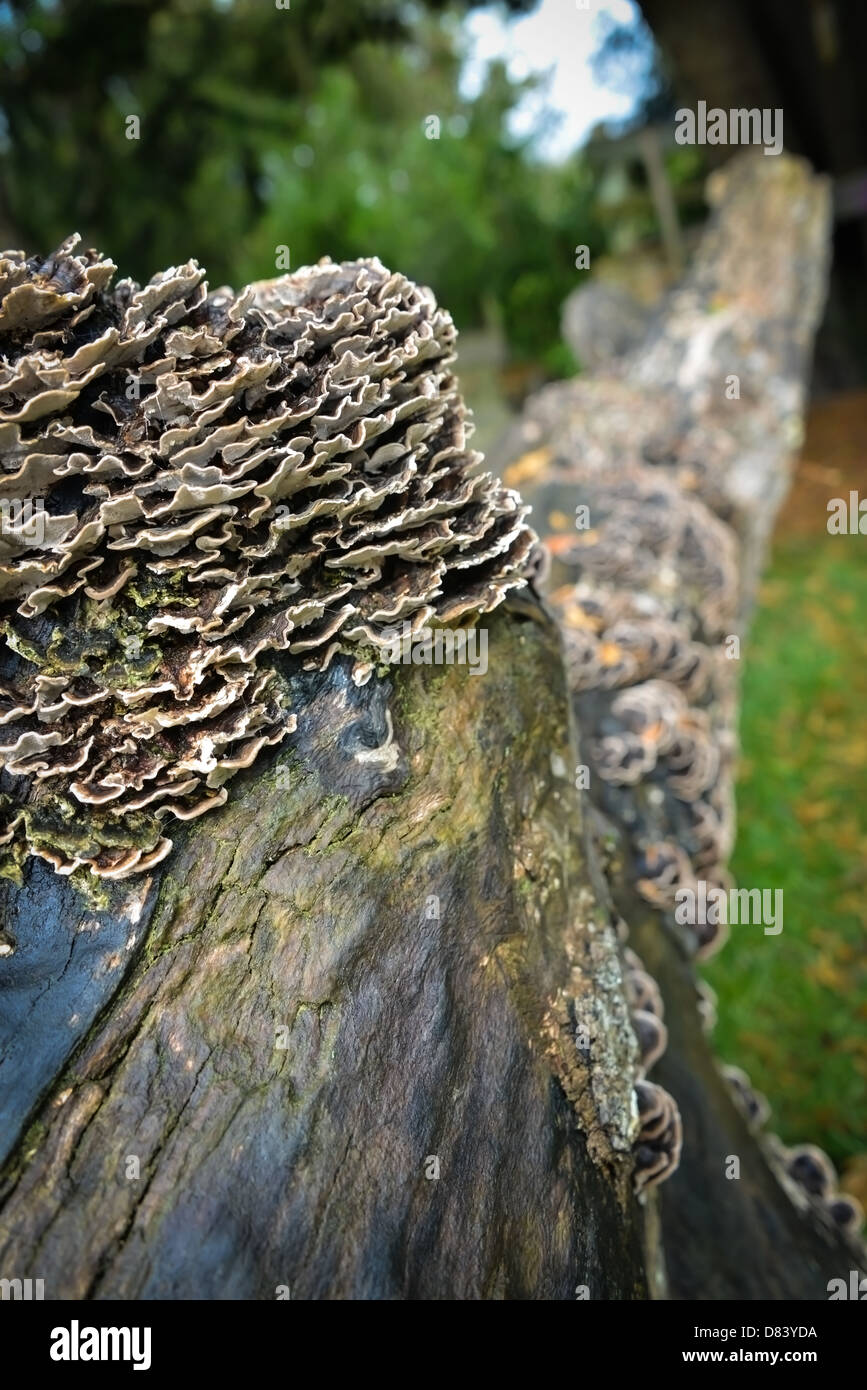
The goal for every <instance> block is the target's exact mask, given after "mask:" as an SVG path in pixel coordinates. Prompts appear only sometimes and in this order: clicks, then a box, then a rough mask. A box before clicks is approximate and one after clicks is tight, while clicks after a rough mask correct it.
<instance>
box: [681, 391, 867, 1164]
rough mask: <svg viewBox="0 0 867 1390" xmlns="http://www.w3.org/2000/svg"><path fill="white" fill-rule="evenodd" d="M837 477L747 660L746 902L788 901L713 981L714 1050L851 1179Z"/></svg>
mask: <svg viewBox="0 0 867 1390" xmlns="http://www.w3.org/2000/svg"><path fill="white" fill-rule="evenodd" d="M865 414H867V408H865ZM864 437H865V435H864V434H862V435H861V441H862V447H863V439H864ZM808 444H809V438H808ZM806 457H807V459H808V458H809V453H808V454H807V455H806ZM806 467H807V469H809V463H807V464H806ZM827 471H828V472H829V473H830V474H832V485H831V486H830V487H829V486H828V485H827V479H826V484H825V486H824V487H821V488H818V489H816V488H810V487H809V486H808V487H807V493H806V497H805V493H804V487H803V486H801V482H800V475H799V484H798V486H797V487H796V489H795V494H794V496H793V501H792V503H790V504H789V506H788V507H787V509H786V512H785V513H784V515H783V517H782V518H781V523H780V526H779V527H778V530H777V535H776V537H775V542H774V549H773V558H772V562H771V565H770V567H769V569H768V572H767V576H766V579H765V582H764V584H763V586H762V590H761V594H760V600H759V605H758V608H757V610H756V613H755V615H754V619H753V625H752V630H751V633H750V638H749V642H748V643H747V644H745V645H744V649H743V656H744V661H743V705H742V714H741V747H742V758H741V765H740V771H739V780H738V787H737V805H738V837H737V844H736V847H735V853H734V856H733V862H732V868H733V871H734V874H735V876H736V880H737V882H738V884H739V885H741V886H743V887H746V888H751V887H758V888H772V889H773V888H782V889H783V893H784V927H783V931H782V932H781V933H780V935H779V936H765V935H764V934H763V933H762V931H761V928H760V927H755V926H742V927H738V926H735V927H733V928H732V933H731V938H730V941H729V943H728V945H727V946H725V947H724V949H723V950H722V952H721V954H720V955H719V956H718V957H717V958H716V959H715V960H713V961H711V962H709V963H708V964H707V966H706V967H705V972H704V973H705V975H706V977H707V979H708V980H709V982H710V983H711V985H712V986H713V987H714V989H715V990H716V991H717V993H718V994H719V999H720V1008H719V1023H718V1025H717V1029H716V1031H715V1034H714V1040H715V1045H716V1048H717V1051H718V1052H719V1054H720V1055H721V1056H722V1057H723V1058H724V1059H725V1060H727V1061H731V1062H736V1063H737V1064H738V1065H740V1066H743V1067H744V1068H745V1069H746V1071H747V1072H749V1074H750V1076H751V1078H752V1080H753V1082H754V1084H755V1085H756V1086H757V1087H758V1088H759V1089H760V1090H763V1091H764V1092H765V1093H766V1094H767V1096H768V1099H769V1100H770V1102H771V1105H772V1107H773V1118H772V1121H771V1127H772V1128H773V1129H774V1130H775V1131H776V1132H777V1133H779V1134H780V1135H781V1137H782V1138H783V1139H784V1140H785V1141H786V1142H789V1143H792V1142H796V1141H799V1140H811V1141H813V1142H815V1143H818V1144H820V1145H821V1146H822V1147H823V1148H825V1149H827V1151H828V1152H829V1153H830V1155H831V1157H832V1158H833V1159H834V1160H835V1162H836V1163H838V1165H841V1166H844V1167H845V1165H846V1160H847V1159H852V1158H853V1157H855V1156H856V1155H861V1156H862V1159H861V1162H860V1163H858V1164H857V1165H856V1166H857V1167H858V1168H859V1169H861V1168H862V1167H863V1162H864V1160H863V1155H864V1153H865V1150H867V536H829V535H828V533H827V530H826V528H825V522H826V513H825V504H826V502H827V498H828V497H829V496H834V495H844V496H845V495H846V493H845V492H842V493H838V492H836V491H835V488H834V486H833V475H834V474H836V473H837V470H836V469H830V470H827ZM841 471H845V472H847V473H848V470H841ZM812 481H813V482H814V483H815V481H816V479H815V478H813V480H812ZM837 481H838V482H840V483H842V484H843V485H844V486H845V487H847V488H848V487H849V486H853V487H854V486H856V483H855V482H854V481H852V480H851V478H850V477H848V476H847V477H846V478H845V480H842V479H840V478H838V479H837ZM799 488H800V494H799ZM865 492H867V488H865V487H864V486H863V484H862V488H861V494H862V496H863V495H865ZM812 493H818V494H821V495H815V496H812V500H809V498H810V495H811V494H812ZM805 502H806V503H807V505H806V512H805Z"/></svg>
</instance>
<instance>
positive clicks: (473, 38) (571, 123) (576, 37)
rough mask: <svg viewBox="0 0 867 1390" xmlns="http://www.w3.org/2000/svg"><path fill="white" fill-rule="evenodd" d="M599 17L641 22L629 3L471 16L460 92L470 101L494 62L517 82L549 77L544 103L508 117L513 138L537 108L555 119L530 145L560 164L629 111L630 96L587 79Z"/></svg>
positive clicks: (530, 103)
mask: <svg viewBox="0 0 867 1390" xmlns="http://www.w3.org/2000/svg"><path fill="white" fill-rule="evenodd" d="M606 17H609V18H610V19H611V20H614V21H616V22H617V23H619V24H623V23H627V24H636V23H640V22H641V19H640V14H639V11H638V7H637V5H635V4H634V3H633V0H588V5H587V8H586V9H584V8H580V7H579V3H578V0H541V4H540V5H539V6H538V7H537V8H536V9H535V10H534V11H533V13H532V14H529V15H524V16H521V17H519V18H511V19H508V18H504V16H503V12H502V11H501V10H500V9H499V7H497V6H492V7H491V8H490V9H488V8H485V9H481V10H475V11H472V12H471V13H470V15H469V16H468V17H467V20H466V22H465V26H464V30H465V33H466V34H467V35H468V38H469V56H468V58H467V60H466V62H465V65H464V70H463V74H462V78H461V89H462V91H463V93H464V95H465V96H466V97H468V98H472V97H474V96H475V95H476V94H477V93H478V91H479V88H480V87H481V85H482V81H483V78H484V73H485V70H486V68H487V66H488V64H489V63H490V62H491V61H492V60H493V59H497V58H500V59H503V60H504V61H505V62H506V64H507V67H508V71H509V74H510V76H511V77H513V78H515V79H516V80H520V79H521V78H524V77H528V76H530V75H531V74H538V73H545V74H548V82H547V92H546V94H545V96H544V97H542V96H536V95H534V96H532V97H528V98H527V99H526V100H525V102H524V103H523V105H522V106H521V107H520V108H519V109H518V111H517V112H516V113H515V120H514V121H513V132H514V134H516V135H526V134H528V133H529V132H530V131H531V130H532V129H533V127H534V126H535V125H536V123H537V122H538V119H539V116H540V113H541V108H542V107H547V108H548V109H550V110H553V111H554V112H556V113H557V114H558V116H559V117H560V119H559V122H558V123H557V126H556V128H554V129H552V130H551V131H550V132H547V133H546V134H545V135H544V136H542V138H541V139H540V140H539V141H538V143H537V152H538V153H539V155H540V156H541V157H542V158H544V159H550V160H558V159H563V158H565V156H566V155H568V154H570V153H571V152H572V150H574V149H575V148H576V147H577V146H578V145H580V144H582V143H583V142H584V140H585V139H586V138H587V136H588V135H589V133H590V131H591V129H592V128H593V126H594V125H597V124H598V123H599V122H600V121H604V120H612V119H615V118H616V119H622V118H623V117H624V116H628V115H629V114H630V113H631V111H632V109H633V107H634V105H635V100H634V97H633V96H630V95H627V94H625V93H624V92H621V91H614V90H611V89H610V88H606V87H605V86H602V85H600V84H599V82H598V81H597V80H596V79H595V78H594V75H593V72H592V69H591V65H590V58H591V56H592V54H593V53H595V52H596V50H597V49H598V47H599V44H600V40H601V37H602V34H603V33H604V31H605V22H606Z"/></svg>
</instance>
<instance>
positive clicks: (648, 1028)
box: [623, 946, 683, 1192]
mask: <svg viewBox="0 0 867 1390" xmlns="http://www.w3.org/2000/svg"><path fill="white" fill-rule="evenodd" d="M623 983H624V989H625V992H626V1000H627V1003H628V1005H629V1014H630V1018H631V1021H632V1029H633V1032H634V1033H635V1038H636V1041H637V1043H638V1055H639V1069H638V1078H637V1080H636V1084H635V1100H636V1105H637V1107H638V1124H639V1129H638V1135H637V1137H636V1140H635V1143H634V1145H633V1158H634V1163H635V1168H634V1182H635V1188H636V1191H638V1192H642V1191H643V1190H644V1189H645V1188H647V1187H652V1186H654V1185H655V1184H656V1183H660V1182H664V1181H665V1179H666V1178H669V1177H671V1175H672V1173H674V1172H675V1170H676V1169H677V1167H678V1164H679V1163H680V1151H681V1147H682V1144H683V1125H682V1123H681V1118H680V1111H679V1110H678V1108H677V1102H676V1101H675V1100H674V1098H673V1096H671V1095H669V1093H668V1091H666V1090H664V1089H663V1087H662V1086H658V1085H657V1084H656V1083H655V1082H652V1081H648V1080H647V1076H646V1073H647V1072H648V1071H649V1070H650V1068H651V1067H652V1066H653V1065H654V1063H655V1062H658V1061H659V1059H660V1057H661V1056H662V1054H663V1053H664V1051H665V1049H666V1046H667V1044H668V1030H667V1028H666V1026H665V1023H664V1021H663V1014H664V1008H663V1002H662V994H661V992H660V989H659V985H658V984H657V983H656V981H655V980H654V978H653V976H652V975H649V974H648V972H647V970H646V969H645V967H644V963H643V962H642V960H641V959H640V957H639V956H637V955H636V954H635V952H634V951H633V950H631V948H630V947H628V946H627V947H625V948H624V950H623Z"/></svg>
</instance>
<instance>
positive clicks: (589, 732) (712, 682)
mask: <svg viewBox="0 0 867 1390" xmlns="http://www.w3.org/2000/svg"><path fill="white" fill-rule="evenodd" d="M711 194H712V200H713V202H714V204H715V207H716V213H715V216H714V217H713V218H712V220H711V222H710V224H709V227H708V229H707V231H706V232H705V234H704V236H703V239H702V243H701V246H700V248H699V250H698V252H697V255H696V260H695V263H694V265H693V267H692V269H691V271H690V273H689V275H688V276H687V278H686V280H685V281H684V283H683V284H682V285H681V286H679V287H678V288H677V289H676V290H674V291H672V293H671V295H670V296H669V298H668V300H667V301H666V303H665V304H664V306H663V308H662V310H661V311H660V312H659V313H658V314H657V315H656V317H655V319H654V321H653V322H652V324H651V326H650V327H649V329H648V330H647V333H646V335H645V337H644V338H643V339H641V340H640V341H638V342H636V343H635V344H634V345H633V347H632V349H631V350H630V351H629V352H628V353H627V354H626V356H625V357H623V358H622V359H621V360H619V361H617V362H616V363H610V364H609V365H608V366H607V368H600V369H599V370H598V371H597V373H596V374H593V375H590V376H589V377H581V378H579V379H577V380H576V381H573V382H568V383H564V384H561V385H555V386H551V387H548V388H546V389H545V390H544V391H543V392H541V393H540V394H539V395H538V396H537V397H535V398H534V399H533V400H531V401H530V402H529V403H528V406H527V408H526V410H525V413H524V416H523V418H522V420H521V421H520V423H519V424H518V425H517V426H516V427H515V428H514V429H513V430H512V431H511V433H510V435H509V437H508V438H507V439H506V440H505V441H504V443H503V446H502V449H501V451H500V452H499V453H495V461H496V464H497V466H498V467H499V468H501V469H502V470H503V473H504V476H505V478H506V479H507V481H511V482H512V483H513V484H515V485H519V486H521V488H522V491H523V493H524V495H525V497H527V498H528V499H529V500H531V501H532V502H533V504H534V521H535V522H536V524H537V526H538V527H539V528H540V529H541V530H542V532H543V534H545V533H547V536H548V545H549V548H550V550H551V552H552V555H553V568H552V573H551V577H550V580H549V585H548V588H549V591H550V593H551V596H552V601H553V603H554V606H555V609H556V611H557V613H558V616H559V617H560V620H561V622H562V623H563V625H564V630H565V635H566V642H567V655H568V658H569V664H570V671H571V676H570V678H571V684H572V689H573V704H574V711H575V717H576V721H577V722H578V725H579V728H580V731H581V749H582V752H581V760H580V761H581V764H582V765H583V766H584V768H585V770H586V775H587V778H588V782H587V783H585V785H588V788H589V795H590V798H591V800H592V802H593V803H594V806H595V808H596V811H597V814H598V816H599V820H598V824H597V839H598V841H599V843H600V844H601V845H603V846H604V854H605V856H606V860H607V863H608V877H609V881H610V884H611V890H612V893H613V896H614V900H615V902H616V904H617V907H618V909H619V912H620V913H621V915H622V918H623V920H624V922H625V923H628V926H629V939H630V941H631V943H632V945H633V946H634V947H635V949H636V951H637V952H638V953H639V956H640V957H641V961H642V962H643V965H644V966H645V968H646V969H647V970H648V971H650V972H651V974H652V975H653V976H654V978H655V979H656V981H657V983H658V985H659V988H660V992H661V995H662V1000H663V1001H664V1007H665V1019H666V1023H667V1047H666V1050H665V1052H664V1054H663V1055H662V1056H661V1059H660V1060H659V1061H658V1062H656V1063H655V1064H654V1069H653V1077H654V1079H655V1080H656V1079H657V1078H658V1079H659V1080H660V1081H661V1082H662V1084H663V1085H664V1086H665V1088H666V1089H667V1090H668V1091H670V1092H671V1094H672V1095H673V1096H674V1098H675V1100H676V1101H677V1104H678V1107H679V1109H680V1112H681V1117H682V1122H683V1130H684V1146H683V1152H682V1156H681V1163H680V1167H679V1170H678V1171H677V1172H676V1173H675V1174H674V1175H673V1176H672V1178H671V1180H670V1182H668V1183H666V1184H664V1185H663V1186H662V1187H661V1188H660V1189H659V1202H660V1210H661V1248H662V1251H663V1253H664V1261H665V1266H666V1271H667V1276H668V1281H669V1282H668V1288H669V1293H670V1296H671V1297H674V1298H680V1299H720V1298H722V1299H725V1298H729V1299H754V1298H781V1299H820V1298H826V1297H827V1296H828V1294H827V1289H828V1281H829V1280H830V1279H833V1278H841V1277H842V1278H845V1277H846V1276H847V1272H848V1270H849V1269H850V1268H852V1267H853V1266H859V1265H860V1266H863V1265H864V1263H865V1252H864V1247H863V1245H862V1243H861V1241H860V1240H859V1239H858V1238H857V1235H855V1234H853V1232H852V1230H851V1226H852V1225H853V1223H855V1222H856V1218H855V1213H854V1209H853V1214H852V1221H850V1223H849V1224H850V1229H849V1230H848V1231H847V1230H840V1229H839V1228H838V1227H837V1226H836V1225H835V1223H834V1221H833V1220H832V1219H831V1218H830V1216H829V1210H830V1206H831V1203H830V1201H829V1200H828V1199H829V1198H830V1197H831V1195H832V1194H831V1192H830V1191H826V1194H825V1196H824V1197H822V1199H821V1200H818V1201H817V1200H813V1199H812V1198H811V1197H810V1195H809V1194H806V1193H805V1192H804V1191H802V1190H801V1189H800V1188H799V1187H798V1186H797V1185H795V1184H793V1183H792V1182H791V1180H790V1177H789V1174H788V1172H787V1156H786V1154H785V1153H784V1152H781V1146H780V1145H779V1144H778V1143H776V1142H775V1141H774V1140H773V1137H770V1138H768V1139H766V1138H765V1137H764V1136H763V1135H762V1134H761V1133H760V1132H758V1125H757V1124H756V1123H755V1122H753V1123H752V1124H748V1122H747V1118H746V1117H745V1114H744V1112H743V1106H740V1107H739V1106H738V1104H737V1103H736V1101H735V1100H734V1099H733V1097H732V1093H731V1089H730V1087H729V1086H728V1085H727V1084H726V1081H725V1080H724V1077H723V1076H722V1075H721V1073H720V1069H719V1066H718V1064H717V1062H716V1059H715V1058H714V1056H713V1054H712V1051H711V1049H710V1047H709V1044H708V1041H707V1037H706V1031H707V1029H706V1024H707V1014H708V1009H707V1001H706V1000H703V999H702V997H701V995H700V994H699V992H698V981H697V979H696V975H695V972H694V969H693V967H692V965H691V964H690V957H691V956H692V955H694V954H695V952H696V950H698V952H699V954H700V955H701V954H705V953H707V952H708V951H709V950H711V949H715V948H716V947H717V946H718V945H719V944H720V940H721V938H719V936H718V929H715V928H713V927H709V926H707V925H705V926H704V927H699V929H698V930H697V931H696V932H692V933H691V932H689V931H687V932H686V933H685V932H684V930H683V929H682V928H679V927H678V925H677V921H676V919H675V915H674V907H675V904H676V902H677V901H678V898H677V896H676V894H677V892H678V890H683V889H686V890H689V891H691V892H693V893H694V892H695V890H696V889H697V888H699V885H700V882H701V884H704V885H705V887H707V886H714V885H722V886H723V889H724V891H725V890H726V888H727V885H728V884H729V883H730V880H729V879H728V876H727V873H726V860H727V858H728V854H729V852H730V849H731V844H732V840H733V835H734V820H733V805H732V802H733V752H734V748H735V739H736V735H735V728H736V713H737V698H738V689H737V686H738V682H737V675H736V672H737V668H738V664H739V658H740V641H741V639H742V638H743V637H744V635H745V627H746V621H747V618H748V615H749V612H750V609H751V607H752V604H753V601H754V597H755V591H756V586H757V582H758V577H759V575H760V572H761V568H762V564H763V561H764V557H765V552H766V548H767V543H768V538H769V536H770V533H771V530H772V528H773V523H774V519H775V517H776V514H777V511H778V508H779V506H780V503H781V501H782V499H783V498H784V496H785V493H786V490H787V488H788V483H789V477H790V472H791V461H792V456H793V450H794V448H795V447H796V446H797V444H798V443H799V441H800V438H801V432H802V412H803V406H804V399H805V392H806V381H807V375H808V371H809V361H810V347H811V342H812V335H813V333H814V331H815V328H816V326H817V323H818V318H819V315H820V312H821V305H822V300H823V293H824V285H825V275H826V269H827V244H828V200H827V190H826V188H825V185H824V183H823V182H822V181H821V180H818V179H816V178H814V177H813V175H812V174H811V172H810V171H809V168H808V167H807V166H806V165H805V164H803V163H802V162H799V161H796V160H791V159H788V158H785V157H784V158H782V159H781V160H780V161H779V162H777V161H775V160H767V159H762V158H761V157H758V158H756V157H755V156H752V155H748V156H743V157H740V158H738V159H735V160H734V161H732V163H731V164H730V165H729V166H728V167H727V169H726V170H725V171H724V172H723V173H722V174H719V175H716V176H715V177H714V180H713V181H712V185H711ZM579 295H580V292H579ZM591 308H592V313H591V314H590V315H589V321H591V322H592V321H593V315H594V314H596V315H598V313H599V306H598V305H597V304H596V303H595V302H594V304H593V305H592V306H591ZM581 321H582V316H581V314H580V313H578V312H577V310H576V311H573V314H572V316H571V319H570V322H571V323H572V324H573V326H575V325H578V324H579V323H580V322H581ZM576 527H578V528H579V533H578V534H577V535H576V531H575V528H576ZM747 929H748V930H758V929H759V928H756V927H753V928H747ZM768 940H769V942H770V943H772V942H773V938H768ZM771 948H772V947H771V946H769V949H771ZM845 1206H846V1204H841V1207H840V1211H841V1212H842V1211H843V1210H844V1207H845Z"/></svg>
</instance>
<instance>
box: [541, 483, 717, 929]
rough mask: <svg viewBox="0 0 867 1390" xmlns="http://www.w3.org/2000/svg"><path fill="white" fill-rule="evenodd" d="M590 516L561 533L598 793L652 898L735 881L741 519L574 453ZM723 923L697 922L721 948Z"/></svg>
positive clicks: (562, 614) (578, 685) (559, 602)
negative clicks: (584, 463) (585, 464)
mask: <svg viewBox="0 0 867 1390" xmlns="http://www.w3.org/2000/svg"><path fill="white" fill-rule="evenodd" d="M572 477H573V481H574V482H575V483H576V484H577V489H576V495H577V496H578V497H579V499H580V504H581V505H582V506H584V507H586V508H587V513H586V514H587V515H588V516H589V521H590V525H589V527H588V528H587V529H585V530H580V531H573V533H572V534H571V535H569V536H564V537H562V538H561V537H555V538H554V540H553V541H552V542H551V545H552V549H553V551H554V558H555V568H554V570H553V571H552V573H553V575H554V578H555V581H556V582H555V587H554V589H553V591H552V593H551V595H550V598H551V600H552V602H553V604H554V607H555V610H556V612H557V615H558V618H559V620H560V623H561V626H562V630H563V636H564V644H565V650H566V659H567V663H568V669H569V678H570V686H571V688H572V691H573V693H574V697H575V703H576V708H577V712H578V718H579V726H580V727H581V728H582V731H584V732H583V734H582V737H583V744H582V747H583V752H584V754H585V761H586V762H587V764H588V766H589V768H590V770H591V795H592V796H593V798H594V801H596V803H597V804H598V805H599V807H600V809H601V810H602V811H603V813H604V814H606V815H607V816H609V817H610V818H611V819H613V820H614V821H615V822H617V823H619V824H620V825H622V826H624V827H625V828H626V833H627V838H628V844H629V850H630V854H631V876H632V878H633V881H634V882H635V884H636V887H637V889H638V892H639V893H640V894H641V895H642V897H644V899H645V900H646V901H647V902H649V903H651V904H652V905H653V906H654V907H658V908H660V909H662V910H663V911H668V912H671V910H672V909H673V907H674V904H675V895H676V894H677V892H678V891H679V890H681V889H684V888H691V889H692V890H693V891H695V890H696V885H697V882H698V880H703V881H704V882H705V883H707V884H708V887H709V888H711V887H726V888H727V887H728V885H729V877H728V873H727V868H726V863H727V860H728V856H729V854H730V851H731V847H732V841H733V837H734V798H733V762H734V753H735V747H736V743H735V736H734V710H735V682H734V679H733V675H732V662H731V661H730V660H729V653H728V649H727V645H726V644H727V641H728V639H729V637H730V635H731V634H732V629H733V627H734V624H735V609H736V603H737V563H736V559H737V557H736V543H735V540H734V536H733V534H732V532H731V531H730V529H729V528H728V527H727V526H726V525H725V524H724V523H723V522H721V521H719V520H718V519H717V518H716V517H714V516H713V515H711V513H710V512H709V511H708V510H707V508H706V507H705V506H704V505H703V504H702V503H701V502H699V501H698V500H697V499H695V498H691V497H684V496H683V495H682V493H681V492H680V490H679V488H678V487H677V484H676V483H675V482H674V481H672V480H670V479H668V478H665V477H663V476H661V475H659V474H656V473H654V471H653V470H652V469H650V468H648V467H646V466H641V465H635V466H633V467H632V468H627V469H624V470H623V471H622V472H620V473H617V474H615V475H614V476H605V475H602V474H599V473H597V472H596V470H594V469H586V470H582V469H580V468H576V467H575V466H573V468H572ZM723 931H724V924H722V923H714V922H707V923H695V924H690V925H688V926H687V927H686V928H685V932H686V935H687V938H688V942H689V945H690V946H691V948H692V949H693V950H695V951H696V952H697V953H698V954H699V955H707V954H710V953H711V952H712V951H713V950H715V949H716V948H717V947H718V946H719V945H720V944H721V942H722V940H723V935H722V933H723Z"/></svg>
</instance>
